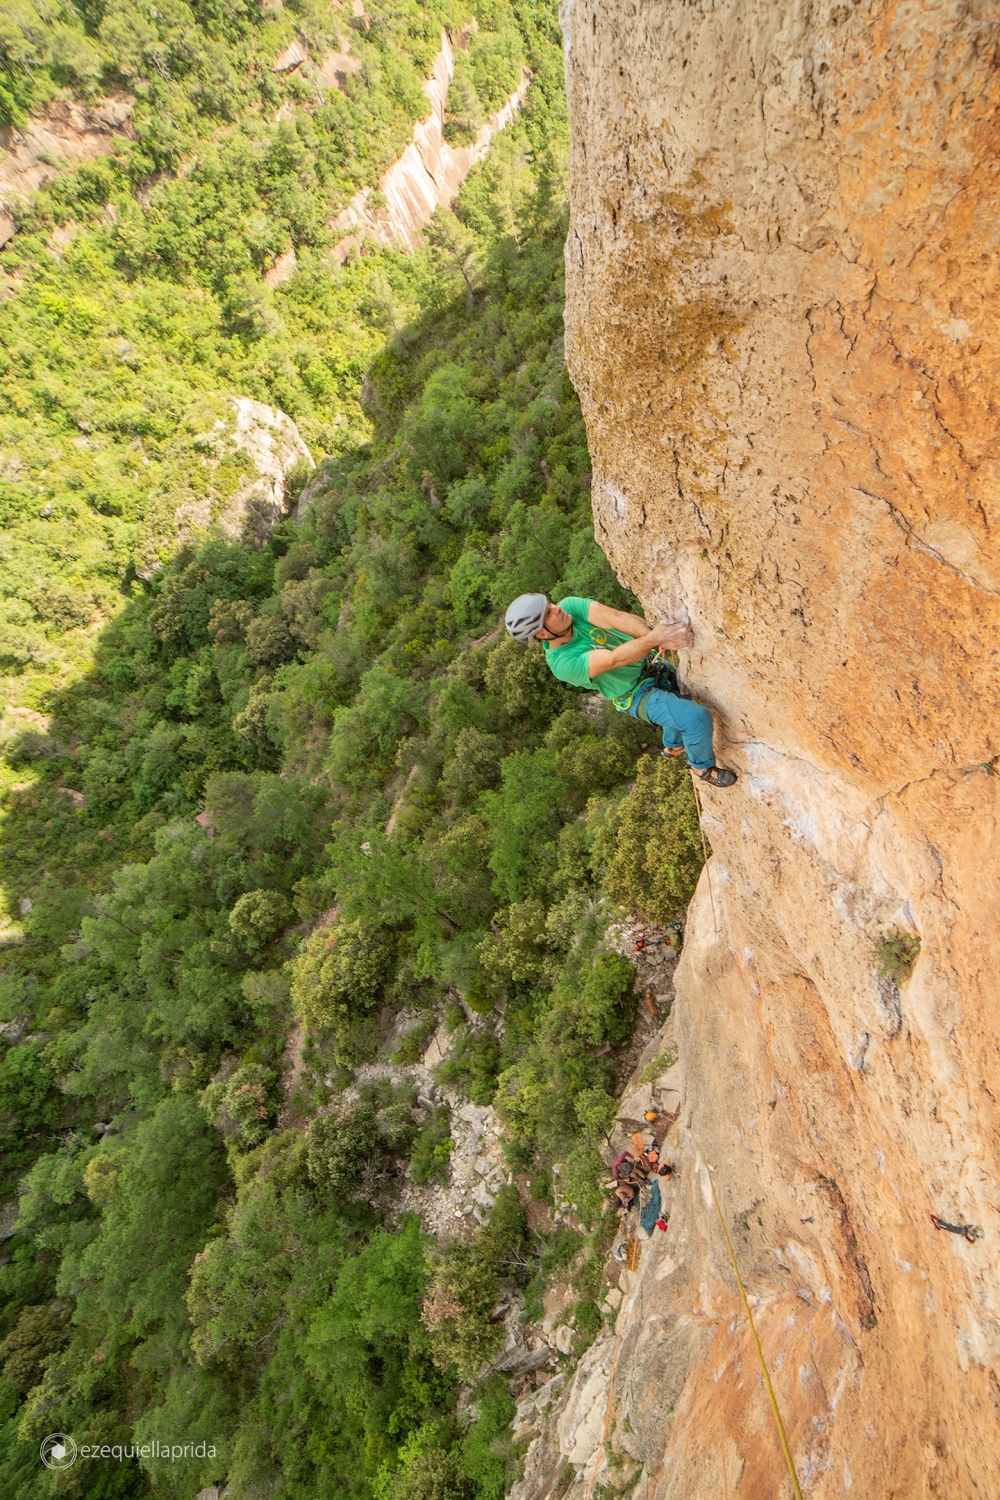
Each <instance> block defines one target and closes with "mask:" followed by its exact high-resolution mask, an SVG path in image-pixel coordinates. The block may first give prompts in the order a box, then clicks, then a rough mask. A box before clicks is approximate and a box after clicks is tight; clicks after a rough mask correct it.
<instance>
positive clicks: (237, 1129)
mask: <svg viewBox="0 0 1000 1500" xmlns="http://www.w3.org/2000/svg"><path fill="white" fill-rule="evenodd" d="M279 1098H280V1095H279V1090H278V1078H277V1074H276V1073H275V1072H274V1070H273V1069H272V1068H266V1067H263V1066H262V1065H261V1064H260V1063H244V1064H243V1066H242V1067H240V1068H237V1069H236V1071H235V1073H233V1074H231V1075H230V1077H229V1078H225V1079H219V1080H217V1081H216V1082H214V1083H210V1084H209V1086H208V1088H207V1089H205V1091H204V1093H203V1094H202V1096H201V1102H202V1107H203V1108H204V1110H205V1113H206V1114H207V1115H208V1117H209V1119H210V1120H213V1121H214V1123H215V1124H216V1125H217V1126H218V1127H219V1129H220V1130H221V1131H222V1133H223V1135H227V1136H231V1137H235V1138H236V1139H237V1140H238V1141H239V1143H240V1145H242V1146H244V1147H246V1148H248V1149H249V1148H251V1147H253V1146H259V1145H260V1143H261V1141H263V1140H264V1139H265V1137H266V1136H267V1135H268V1134H269V1133H270V1130H271V1126H272V1124H273V1122H274V1117H275V1115H276V1113H277V1109H278V1103H279Z"/></svg>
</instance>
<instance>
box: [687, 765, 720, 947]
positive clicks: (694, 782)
mask: <svg viewBox="0 0 1000 1500" xmlns="http://www.w3.org/2000/svg"><path fill="white" fill-rule="evenodd" d="M691 785H692V786H693V787H694V805H695V807H696V808H697V809H698V832H699V833H700V834H701V853H702V858H703V859H704V861H705V879H706V880H707V881H708V899H709V900H710V901H711V903H712V926H713V927H714V928H715V932H716V936H718V932H719V919H718V917H717V916H716V914H715V896H714V894H713V892H712V872H711V870H710V869H709V867H708V845H707V844H706V843H705V829H704V826H703V824H702V821H701V798H700V797H699V796H698V778H697V776H696V775H695V774H694V772H692V773H691Z"/></svg>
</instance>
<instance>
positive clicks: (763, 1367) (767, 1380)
mask: <svg viewBox="0 0 1000 1500" xmlns="http://www.w3.org/2000/svg"><path fill="white" fill-rule="evenodd" d="M688 1135H690V1136H691V1140H692V1141H693V1142H694V1149H695V1150H696V1151H697V1153H698V1160H699V1161H700V1162H701V1164H702V1166H703V1167H704V1169H705V1176H706V1177H707V1178H708V1185H709V1187H710V1188H711V1190H712V1202H713V1203H714V1204H715V1211H716V1213H717V1214H718V1216H719V1223H720V1224H721V1225H722V1233H723V1234H724V1236H725V1239H726V1249H727V1250H728V1251H729V1259H730V1260H731V1261H732V1263H733V1272H734V1274H735V1276H736V1285H737V1286H738V1288H739V1292H740V1297H741V1298H742V1300H743V1307H744V1309H745V1311H746V1315H747V1322H748V1323H749V1324H750V1332H751V1334H752V1335H753V1341H754V1347H755V1348H756V1350H757V1362H758V1364H759V1365H760V1373H761V1374H762V1375H763V1377H764V1385H765V1387H766V1388H767V1398H768V1400H769V1401H770V1403H771V1410H772V1412H773V1413H774V1421H775V1425H776V1427H777V1429H778V1437H779V1438H780V1439H781V1451H782V1453H783V1454H784V1455H785V1463H786V1464H787V1465H788V1477H789V1479H790V1480H791V1481H792V1489H793V1490H794V1491H795V1500H802V1490H801V1489H800V1487H799V1479H798V1475H797V1474H796V1472H795V1461H794V1459H793V1458H792V1450H791V1449H790V1448H789V1446H788V1438H787V1437H786V1436H785V1424H784V1422H783V1421H782V1420H781V1412H780V1411H779V1410H778V1398H777V1396H775V1394H774V1386H773V1385H772V1384H771V1377H770V1375H769V1374H768V1369H767V1364H766V1362H765V1360H764V1351H763V1349H762V1348H761V1346H760V1339H759V1337H758V1335H757V1325H756V1324H755V1323H754V1320H753V1313H752V1312H751V1311H750V1303H749V1301H748V1300H747V1294H746V1289H745V1287H744V1285H743V1277H742V1276H741V1275H740V1268H739V1266H738V1265H737V1264H736V1256H735V1254H734V1252H733V1242H732V1240H731V1239H730V1238H729V1230H728V1229H727V1228H726V1221H725V1219H724V1217H723V1214H722V1207H721V1205H720V1203H719V1199H718V1196H717V1194H716V1191H715V1183H714V1182H713V1181H712V1174H711V1172H710V1171H709V1169H708V1163H707V1162H706V1160H705V1158H704V1156H703V1155H702V1152H701V1147H700V1146H699V1145H698V1142H697V1140H696V1139H695V1136H694V1134H693V1133H692V1132H691V1131H690V1130H689V1131H688Z"/></svg>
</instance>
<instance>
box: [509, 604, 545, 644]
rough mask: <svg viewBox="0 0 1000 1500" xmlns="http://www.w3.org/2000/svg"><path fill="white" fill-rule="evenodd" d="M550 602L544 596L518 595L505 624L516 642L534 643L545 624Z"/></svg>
mask: <svg viewBox="0 0 1000 1500" xmlns="http://www.w3.org/2000/svg"><path fill="white" fill-rule="evenodd" d="M548 602H549V601H548V600H547V599H546V597H545V595H544V594H518V596H517V598H516V599H515V600H514V603H513V604H512V605H511V606H510V608H509V609H508V611H507V618H506V620H505V621H504V624H505V625H506V626H507V634H508V635H512V636H513V637H514V639H515V641H532V640H534V638H535V635H536V633H537V632H538V631H539V630H541V628H542V626H543V625H544V623H545V611H546V608H547V607H548Z"/></svg>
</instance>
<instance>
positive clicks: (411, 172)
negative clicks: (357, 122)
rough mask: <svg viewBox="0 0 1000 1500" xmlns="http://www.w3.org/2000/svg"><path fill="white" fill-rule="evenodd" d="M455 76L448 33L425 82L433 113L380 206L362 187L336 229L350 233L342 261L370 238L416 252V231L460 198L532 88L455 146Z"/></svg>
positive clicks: (523, 88)
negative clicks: (449, 136) (450, 126)
mask: <svg viewBox="0 0 1000 1500" xmlns="http://www.w3.org/2000/svg"><path fill="white" fill-rule="evenodd" d="M454 72H455V54H454V51H453V49H452V45H451V41H450V39H449V37H448V35H447V33H444V34H443V35H442V37H441V51H440V52H439V53H438V55H437V58H436V59H435V62H434V71H433V73H432V74H431V76H430V78H429V79H428V80H427V82H426V83H425V84H424V93H425V94H426V95H427V98H428V100H429V101H430V105H431V112H430V114H429V115H428V116H427V118H426V120H423V121H421V123H420V124H419V125H415V126H414V127H413V139H412V141H411V142H410V144H409V145H408V146H407V147H406V150H405V151H404V152H403V154H402V156H401V157H399V159H398V160H397V161H395V162H393V164H392V166H391V167H390V168H389V170H388V172H386V174H385V176H384V177H383V178H382V180H381V182H380V183H379V194H380V196H381V199H382V200H383V201H382V202H381V203H380V205H379V207H377V208H376V207H373V206H371V199H372V196H373V191H374V190H373V189H372V188H362V190H361V192H360V193H356V194H355V196H354V197H353V198H352V199H351V201H350V203H349V204H348V205H347V207H346V208H345V209H344V210H343V212H342V213H340V214H338V216H337V218H336V219H334V221H333V224H332V225H331V228H332V229H334V230H335V231H336V230H342V231H344V238H343V239H342V240H341V241H340V242H339V243H338V245H337V246H336V248H335V250H334V252H333V253H334V255H335V256H337V257H338V258H339V259H340V260H346V259H347V257H348V255H349V254H350V253H351V251H352V249H355V248H358V247H360V246H361V245H362V244H363V243H364V241H365V240H366V239H370V240H374V241H375V242H376V243H377V244H380V245H387V246H396V247H397V248H399V247H402V248H405V249H407V250H412V249H413V246H414V244H415V235H416V233H417V232H418V231H419V230H421V229H423V228H424V226H425V225H427V224H429V223H430V220H431V217H432V215H433V213H434V210H435V209H436V208H443V207H446V206H447V205H448V204H449V203H450V202H451V201H452V199H453V198H454V197H455V196H456V194H457V193H458V190H459V188H460V187H461V185H462V183H463V182H464V181H465V178H466V177H467V176H468V173H469V170H470V168H471V167H473V166H474V165H475V163H476V162H477V161H482V159H483V157H484V156H485V155H486V153H487V151H488V150H489V147H490V142H491V141H492V139H493V137H494V136H495V135H496V134H497V133H498V132H499V131H501V130H503V129H504V128H505V127H506V126H507V125H509V124H510V122H511V120H512V119H513V118H514V113H515V111H516V110H517V109H519V108H520V106H521V104H522V103H523V101H524V96H525V94H526V93H527V90H528V82H529V80H528V77H527V75H526V76H525V77H524V78H523V79H522V81H521V84H520V86H519V87H518V89H517V90H516V92H515V93H513V94H511V96H510V98H509V99H508V100H507V103H506V104H505V105H504V106H503V108H502V109H501V110H498V111H497V113H496V114H494V115H492V116H491V118H490V119H489V120H488V121H487V122H486V124H485V125H483V126H482V127H481V129H480V131H479V134H478V136H477V137H476V139H475V140H474V141H473V142H472V143H471V145H468V146H452V145H451V144H450V143H449V142H448V141H446V140H445V138H444V112H445V100H446V99H447V97H448V86H449V84H450V83H451V80H452V76H453V74H454Z"/></svg>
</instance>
